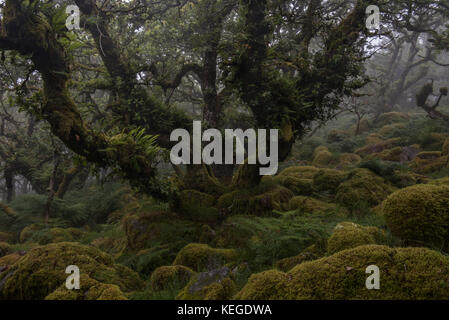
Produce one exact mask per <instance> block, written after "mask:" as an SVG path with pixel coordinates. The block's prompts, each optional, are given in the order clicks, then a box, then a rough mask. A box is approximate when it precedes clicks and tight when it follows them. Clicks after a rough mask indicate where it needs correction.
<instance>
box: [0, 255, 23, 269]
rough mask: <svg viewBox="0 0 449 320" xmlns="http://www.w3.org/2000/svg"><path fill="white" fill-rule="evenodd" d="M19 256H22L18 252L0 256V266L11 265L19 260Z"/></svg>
mask: <svg viewBox="0 0 449 320" xmlns="http://www.w3.org/2000/svg"><path fill="white" fill-rule="evenodd" d="M21 258H22V255H21V254H19V253H18V252H15V253H11V254H8V255H5V256H3V257H1V258H0V266H3V267H5V266H6V267H9V266H12V265H13V264H14V263H16V262H17V261H19V260H20V259H21Z"/></svg>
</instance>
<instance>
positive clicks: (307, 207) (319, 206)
mask: <svg viewBox="0 0 449 320" xmlns="http://www.w3.org/2000/svg"><path fill="white" fill-rule="evenodd" d="M335 209H337V205H335V204H333V203H327V202H324V201H321V200H318V199H315V198H311V197H304V196H297V197H294V198H292V199H291V200H290V210H298V212H300V213H315V212H325V211H329V210H335Z"/></svg>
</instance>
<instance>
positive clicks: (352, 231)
mask: <svg viewBox="0 0 449 320" xmlns="http://www.w3.org/2000/svg"><path fill="white" fill-rule="evenodd" d="M384 240H385V234H384V232H383V231H381V230H380V229H378V228H376V227H363V226H360V225H358V224H355V223H352V222H342V223H339V224H338V225H337V226H336V227H335V228H334V232H333V233H332V235H331V237H330V238H329V240H328V241H327V253H328V254H334V253H337V252H339V251H343V250H346V249H351V248H356V247H358V246H362V245H368V244H382V242H383V241H384Z"/></svg>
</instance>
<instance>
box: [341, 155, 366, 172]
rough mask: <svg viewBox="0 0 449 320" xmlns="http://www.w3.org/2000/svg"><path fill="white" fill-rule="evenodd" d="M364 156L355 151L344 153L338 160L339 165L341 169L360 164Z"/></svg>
mask: <svg viewBox="0 0 449 320" xmlns="http://www.w3.org/2000/svg"><path fill="white" fill-rule="evenodd" d="M361 161H362V157H360V156H359V155H358V154H355V153H343V154H342V155H341V156H340V159H339V160H338V165H337V167H338V168H339V169H346V168H350V167H352V166H355V165H357V164H359V163H360V162H361Z"/></svg>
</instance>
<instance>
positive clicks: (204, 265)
mask: <svg viewBox="0 0 449 320" xmlns="http://www.w3.org/2000/svg"><path fill="white" fill-rule="evenodd" d="M236 258H237V253H236V251H235V250H233V249H215V248H211V247H210V246H209V245H207V244H200V243H191V244H189V245H187V246H186V247H184V248H183V249H182V250H181V251H179V253H178V255H177V256H176V258H175V261H173V265H182V266H185V267H188V268H191V269H192V270H195V271H203V270H206V269H207V270H210V269H211V268H216V267H219V266H222V265H224V264H226V263H229V262H232V261H235V259H236Z"/></svg>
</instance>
